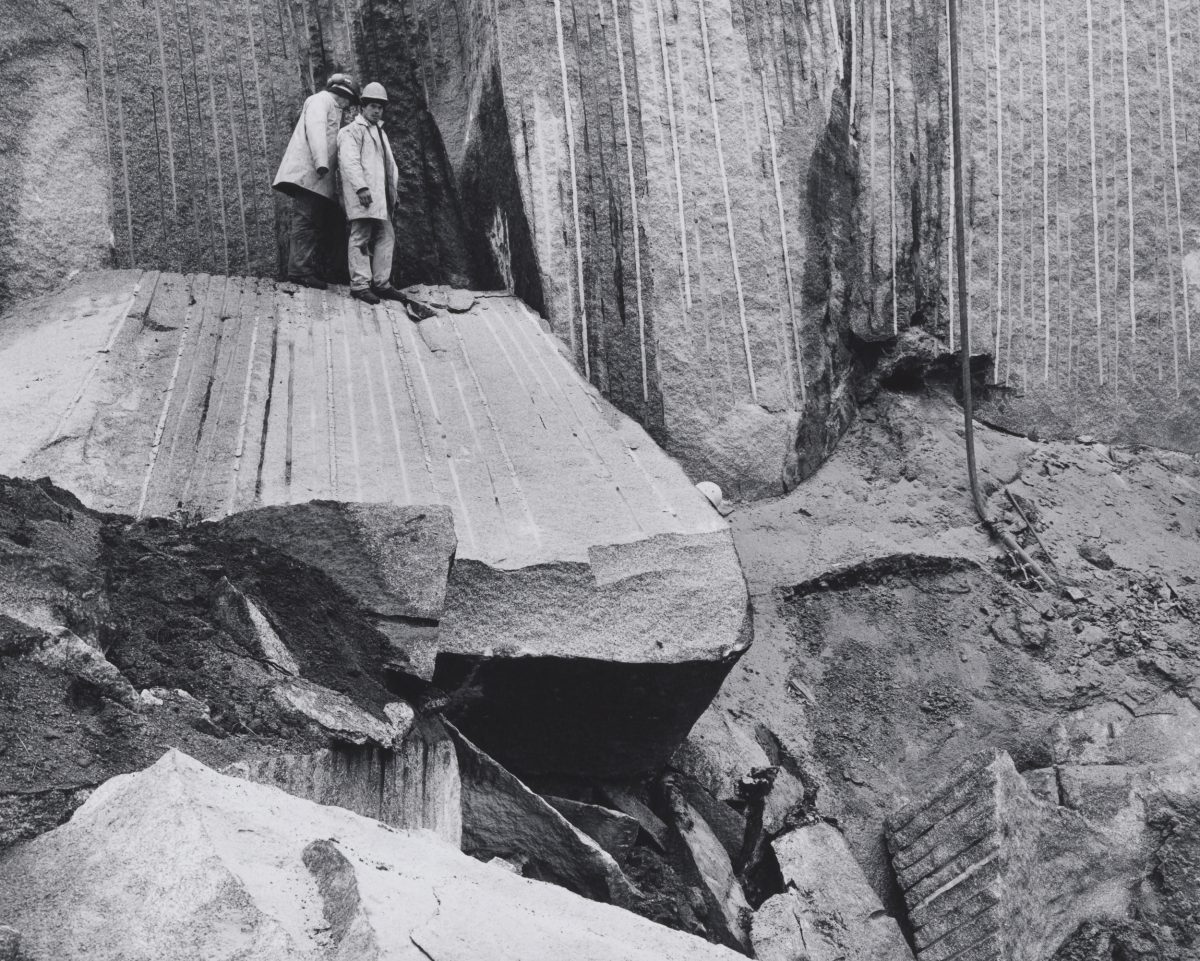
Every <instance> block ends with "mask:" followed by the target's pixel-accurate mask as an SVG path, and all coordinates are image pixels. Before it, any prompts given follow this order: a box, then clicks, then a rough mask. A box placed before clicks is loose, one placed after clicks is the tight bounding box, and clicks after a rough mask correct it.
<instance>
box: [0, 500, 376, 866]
mask: <svg viewBox="0 0 1200 961" xmlns="http://www.w3.org/2000/svg"><path fill="white" fill-rule="evenodd" d="M0 570H2V572H3V578H2V580H3V587H0V603H2V607H3V616H2V617H0V815H2V816H0V824H3V825H4V828H3V830H2V831H0V846H3V845H6V844H8V843H11V842H13V841H16V840H20V839H23V838H27V837H31V836H33V835H35V834H38V833H41V832H42V831H44V830H46V829H48V828H49V827H53V826H54V825H55V824H57V823H59V822H61V821H62V820H64V819H65V818H66V817H67V816H69V814H70V813H71V811H72V810H74V808H75V807H77V806H78V804H80V803H82V802H83V800H84V799H85V798H86V796H87V794H88V793H89V791H90V790H91V789H92V788H93V787H95V786H96V785H98V784H100V783H102V782H103V781H105V780H107V779H108V778H110V777H112V776H114V775H116V774H121V773H125V772H128V771H133V770H139V769H141V768H144V767H146V766H147V765H149V764H151V763H153V762H154V761H155V760H157V759H158V758H159V757H160V756H161V755H162V753H163V752H164V751H165V750H167V749H168V748H171V747H175V748H179V749H180V750H184V751H186V752H188V753H189V754H191V755H192V756H194V757H196V758H198V759H200V760H202V761H203V762H205V763H207V764H210V765H213V766H217V767H220V766H223V765H225V764H229V763H231V762H233V761H236V760H244V759H250V758H256V757H263V756H268V755H273V754H278V753H283V752H290V753H302V752H306V751H312V750H317V749H319V748H321V747H324V746H326V745H327V744H328V743H329V737H328V734H327V732H326V731H325V730H323V729H322V728H321V727H320V726H319V725H318V724H316V723H314V721H313V720H312V719H311V717H309V716H306V715H305V714H303V713H300V712H299V711H298V710H296V709H294V707H292V706H290V705H289V704H288V703H287V701H286V700H285V699H281V698H279V697H276V696H275V694H274V692H275V690H276V688H277V685H278V684H279V682H280V681H281V680H283V679H285V677H286V674H285V673H284V672H282V671H281V669H280V668H279V667H278V666H277V665H275V664H273V663H271V661H270V660H269V659H268V658H267V657H266V656H264V653H263V651H262V650H261V649H259V648H258V647H257V646H256V645H255V644H254V643H253V640H252V638H248V637H247V636H246V633H245V632H243V631H240V630H238V628H237V625H236V624H232V623H230V620H229V618H228V616H225V615H223V614H222V612H221V610H220V605H219V603H218V600H219V599H220V598H221V597H223V596H226V595H227V593H228V592H229V591H230V590H233V591H236V592H238V593H239V594H240V595H241V596H243V597H245V598H247V599H249V601H250V603H252V604H254V605H255V606H256V608H257V609H258V610H260V611H261V612H263V614H264V616H265V618H266V620H267V621H268V622H269V623H270V625H271V627H272V629H273V630H274V631H275V632H276V633H277V634H278V635H279V637H280V638H281V639H282V640H283V643H284V644H285V645H286V648H287V650H288V652H289V653H290V655H291V658H292V659H293V661H294V664H295V666H296V667H297V668H298V670H299V674H300V676H301V677H303V678H308V679H310V680H314V681H317V682H318V683H319V684H320V685H322V686H323V687H325V688H328V689H331V690H333V691H336V692H338V693H340V694H342V695H345V696H346V697H348V698H349V699H350V700H351V701H352V702H354V704H356V705H357V706H358V707H360V708H362V709H364V710H366V711H367V712H368V713H370V714H371V715H372V716H374V717H376V718H378V719H380V721H381V722H382V723H386V719H385V715H384V713H383V707H384V706H385V704H387V703H388V702H390V701H394V700H395V699H396V698H395V696H394V695H391V694H389V693H388V691H387V689H386V688H385V687H384V683H383V678H384V676H385V671H386V665H387V663H388V661H389V657H390V656H391V648H390V647H389V645H388V642H387V640H386V638H384V637H383V635H381V634H380V633H379V632H378V631H376V630H375V629H374V627H372V626H371V623H370V622H369V620H368V617H369V612H365V611H363V610H361V609H360V608H359V605H358V604H357V603H356V601H355V600H354V599H353V598H351V597H350V596H349V595H348V594H347V593H346V592H345V591H343V590H342V589H341V588H340V587H339V586H338V585H337V584H335V583H334V582H333V581H332V580H331V579H330V578H329V577H328V576H327V575H326V574H324V573H323V572H321V571H319V570H316V569H314V568H312V567H308V566H306V565H304V564H302V563H300V562H298V561H296V560H295V559H293V558H291V557H290V556H288V555H284V554H282V553H280V552H278V551H275V550H272V549H270V548H267V547H265V546H264V545H262V544H260V543H256V542H254V541H249V540H237V539H233V538H230V537H228V536H226V532H225V531H224V530H223V528H222V526H221V525H220V524H187V523H183V522H181V521H176V520H162V519H160V520H149V521H144V522H134V521H132V520H131V519H130V518H127V517H121V516H115V515H105V514H100V513H97V512H94V511H91V510H88V509H87V508H85V507H84V506H83V505H82V504H80V503H79V502H78V501H77V500H76V499H75V498H74V497H72V496H71V495H70V494H68V493H67V492H64V491H62V490H60V489H57V488H55V487H53V486H52V485H51V484H50V483H49V482H46V481H41V482H28V481H17V480H9V479H0Z"/></svg>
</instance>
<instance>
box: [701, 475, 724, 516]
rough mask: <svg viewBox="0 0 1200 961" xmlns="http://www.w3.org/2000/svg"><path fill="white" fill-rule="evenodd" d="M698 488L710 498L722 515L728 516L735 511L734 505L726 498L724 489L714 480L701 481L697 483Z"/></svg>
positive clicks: (710, 501)
mask: <svg viewBox="0 0 1200 961" xmlns="http://www.w3.org/2000/svg"><path fill="white" fill-rule="evenodd" d="M696 490H698V491H699V492H700V493H701V494H703V495H704V496H705V497H707V498H708V502H709V503H710V504H712V506H713V507H715V508H716V509H717V513H719V514H720V515H721V516H722V517H728V516H729V515H730V514H731V513H733V505H732V504H731V503H729V501H727V500H726V499H725V493H724V491H722V490H721V488H720V487H719V486H718V485H716V484H714V483H713V482H712V481H701V482H700V483H699V484H697V485H696Z"/></svg>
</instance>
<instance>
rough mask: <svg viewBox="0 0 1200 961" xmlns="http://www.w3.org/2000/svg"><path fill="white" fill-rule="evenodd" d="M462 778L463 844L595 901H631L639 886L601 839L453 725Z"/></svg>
mask: <svg viewBox="0 0 1200 961" xmlns="http://www.w3.org/2000/svg"><path fill="white" fill-rule="evenodd" d="M450 733H451V736H452V737H453V738H454V744H455V747H456V748H457V750H458V768H459V773H460V777H461V780H462V829H463V837H462V847H463V850H464V851H466V852H467V853H468V854H473V855H474V856H475V857H478V858H481V859H491V858H493V857H500V858H504V859H506V860H512V861H514V862H515V863H518V864H520V865H522V868H523V871H524V873H525V874H526V876H529V877H536V878H539V879H541V880H545V881H552V882H554V883H555V884H559V885H562V886H563V887H565V888H568V889H569V890H571V891H574V892H575V893H576V894H579V895H582V896H583V897H586V898H591V899H592V900H595V901H606V902H610V903H613V904H619V905H623V906H632V905H633V904H635V902H636V901H637V900H638V898H639V894H638V892H637V889H636V888H634V886H633V885H632V883H630V881H629V879H628V878H627V877H626V876H625V875H624V873H623V872H622V871H621V869H620V867H619V866H618V865H617V862H616V861H615V860H613V857H612V856H611V855H610V854H608V852H607V851H605V850H604V849H603V848H602V847H601V846H600V845H599V844H597V843H596V842H595V841H593V840H592V839H591V838H590V837H588V836H587V835H586V834H584V833H583V832H581V831H579V830H578V829H577V828H575V827H574V826H573V825H572V824H571V822H570V821H568V820H567V819H566V818H565V817H564V816H563V815H562V814H560V813H559V812H558V811H557V810H555V809H554V808H553V807H551V806H550V805H549V804H548V803H547V802H546V801H545V800H544V799H543V798H542V797H540V796H539V795H537V794H535V793H534V792H533V791H531V790H530V789H529V788H527V787H526V786H525V785H524V784H522V783H521V782H520V781H519V780H517V778H515V777H514V776H513V775H512V774H510V773H509V772H508V771H506V770H504V768H502V767H501V766H500V765H499V764H497V763H496V762H495V761H494V760H492V759H491V758H490V757H488V756H487V755H486V754H484V753H483V752H482V751H480V750H479V749H478V748H477V747H475V745H474V744H472V743H471V742H470V741H469V740H468V739H467V738H465V737H464V736H463V735H462V734H460V733H459V732H458V731H456V730H455V729H454V728H453V727H450Z"/></svg>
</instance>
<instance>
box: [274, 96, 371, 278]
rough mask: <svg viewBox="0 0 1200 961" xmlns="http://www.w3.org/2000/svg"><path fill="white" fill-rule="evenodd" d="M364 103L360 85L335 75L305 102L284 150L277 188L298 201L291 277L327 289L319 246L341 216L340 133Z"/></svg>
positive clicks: (294, 207) (290, 257)
mask: <svg viewBox="0 0 1200 961" xmlns="http://www.w3.org/2000/svg"><path fill="white" fill-rule="evenodd" d="M357 102H358V84H356V83H355V82H354V81H353V80H352V79H351V78H350V77H349V76H347V75H346V74H344V73H335V74H333V76H331V77H330V78H329V79H328V80H327V81H326V83H325V89H324V90H322V91H320V92H318V93H314V94H313V95H312V96H311V97H309V98H308V99H307V100H305V101H304V109H303V110H301V111H300V119H299V120H298V121H297V122H296V129H295V130H293V131H292V139H291V140H290V141H289V142H288V145H287V150H286V151H284V154H283V160H282V161H281V162H280V164H279V171H278V173H276V174H275V183H274V184H273V185H272V186H274V188H275V189H276V190H278V191H280V192H281V193H285V194H287V195H288V196H290V197H291V198H292V230H291V249H290V250H289V253H288V271H287V272H288V279H289V280H291V281H293V282H295V283H297V284H303V285H304V286H305V287H315V288H317V289H318V290H324V289H325V288H326V286H327V285H326V284H325V282H324V281H323V280H321V279H320V278H319V277H318V276H317V243H318V235H319V233H320V230H321V226H322V225H324V224H328V223H329V222H330V220H331V219H332V217H334V216H336V214H337V207H336V206H335V205H336V204H337V194H336V190H337V186H336V183H335V180H336V177H335V176H334V175H333V173H332V171H333V170H334V167H335V165H336V163H337V149H338V129H339V128H340V127H341V125H342V114H343V112H344V111H345V110H346V108H347V107H349V106H350V104H351V103H357Z"/></svg>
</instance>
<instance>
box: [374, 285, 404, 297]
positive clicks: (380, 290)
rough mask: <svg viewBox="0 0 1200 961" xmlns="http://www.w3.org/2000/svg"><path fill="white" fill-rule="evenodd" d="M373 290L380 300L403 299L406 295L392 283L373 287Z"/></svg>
mask: <svg viewBox="0 0 1200 961" xmlns="http://www.w3.org/2000/svg"><path fill="white" fill-rule="evenodd" d="M371 292H372V293H374V294H375V296H376V297H378V298H379V299H380V300H403V299H404V295H403V294H402V293H400V291H398V290H397V289H396V288H395V287H393V286H392V285H391V284H388V285H387V286H386V287H372V288H371Z"/></svg>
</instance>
